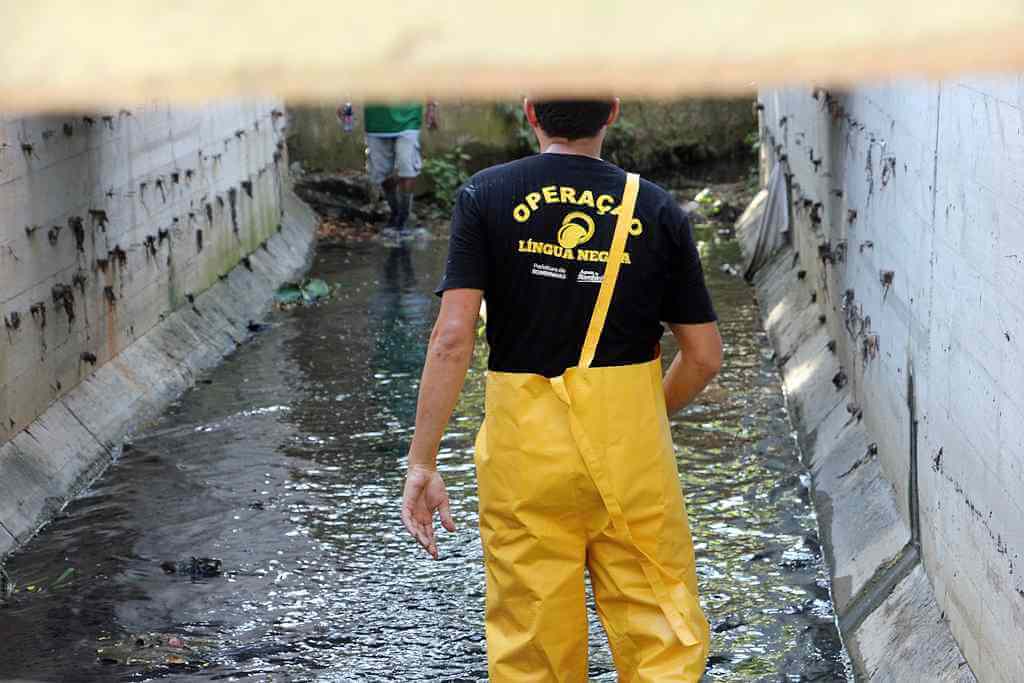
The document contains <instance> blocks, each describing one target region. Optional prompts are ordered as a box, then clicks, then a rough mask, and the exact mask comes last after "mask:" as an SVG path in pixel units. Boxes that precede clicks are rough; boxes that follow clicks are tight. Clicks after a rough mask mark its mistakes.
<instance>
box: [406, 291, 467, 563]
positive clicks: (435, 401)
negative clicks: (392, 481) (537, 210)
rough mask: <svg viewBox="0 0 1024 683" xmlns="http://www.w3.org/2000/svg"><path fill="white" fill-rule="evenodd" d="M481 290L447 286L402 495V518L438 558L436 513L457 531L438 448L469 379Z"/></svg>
mask: <svg viewBox="0 0 1024 683" xmlns="http://www.w3.org/2000/svg"><path fill="white" fill-rule="evenodd" d="M482 298H483V291H482V290H479V289H449V290H447V291H445V293H444V295H443V297H442V299H441V312H440V313H439V314H438V316H437V322H436V323H435V324H434V331H433V332H432V333H431V335H430V344H429V346H428V347H427V360H426V364H425V365H424V367H423V375H422V377H421V379H420V395H419V402H418V404H417V407H416V429H415V432H414V434H413V438H412V445H411V446H410V448H409V471H408V473H407V474H406V480H405V491H404V493H403V496H402V522H403V523H404V524H405V528H406V529H407V530H408V531H409V533H410V534H412V535H413V537H414V538H415V539H416V540H417V541H419V543H420V545H422V546H423V548H424V549H426V551H427V552H429V553H430V554H431V555H432V556H433V557H434V559H437V556H438V554H437V542H436V540H435V537H434V513H435V512H437V513H439V514H440V517H441V524H442V525H443V526H444V528H445V529H447V530H448V531H455V523H454V521H453V520H452V516H451V509H450V505H449V501H448V492H447V490H446V489H445V486H444V481H443V480H442V479H441V475H440V474H439V473H438V471H437V450H438V448H439V447H440V444H441V438H442V437H443V436H444V430H445V427H447V426H448V420H449V419H451V416H452V411H453V410H454V409H455V404H456V403H457V402H458V400H459V394H460V393H461V392H462V385H463V383H464V382H465V380H466V372H467V371H468V370H469V364H470V361H471V360H472V358H473V347H474V345H475V342H476V321H477V318H478V316H479V313H480V302H481V300H482Z"/></svg>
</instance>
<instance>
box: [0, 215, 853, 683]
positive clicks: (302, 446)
mask: <svg viewBox="0 0 1024 683" xmlns="http://www.w3.org/2000/svg"><path fill="white" fill-rule="evenodd" d="M707 232H708V231H701V235H700V237H701V239H702V240H703V241H702V243H701V247H702V251H703V256H704V258H705V263H706V266H705V267H706V270H707V272H708V278H709V281H710V284H711V287H712V289H713V293H714V297H715V303H716V306H717V309H718V311H719V314H720V316H721V319H722V320H721V327H722V332H723V337H724V338H725V342H726V363H725V368H724V369H723V372H722V374H721V376H720V377H719V379H718V380H717V381H716V383H715V384H714V385H713V386H712V387H711V388H710V389H709V390H708V392H707V393H706V394H705V395H704V396H703V397H702V398H701V399H700V400H699V401H698V403H697V404H696V405H694V406H692V407H691V408H690V409H688V410H687V411H685V412H684V413H683V414H681V415H680V416H678V417H677V418H676V419H675V420H674V422H673V432H674V434H675V437H676V444H677V447H678V452H679V462H680V470H681V473H682V479H683V485H684V488H685V492H686V500H687V505H688V507H689V512H690V520H691V524H692V525H693V535H694V539H695V543H696V549H697V556H698V573H699V576H700V582H701V592H702V595H701V597H702V600H703V604H704V605H705V609H706V611H707V613H708V616H709V618H710V620H711V622H712V627H713V628H714V642H713V645H712V655H711V660H710V664H709V669H708V674H707V679H708V680H714V681H719V680H721V681H733V680H737V681H739V680H765V681H778V680H785V681H803V680H821V681H836V680H845V679H846V678H847V676H848V673H847V672H848V665H847V662H846V658H845V655H844V654H843V652H842V647H841V644H840V642H839V639H838V635H837V632H836V630H835V628H834V625H833V620H832V608H831V602H830V599H829V591H828V582H827V573H826V571H825V569H824V566H823V563H822V559H821V554H820V550H819V547H818V542H817V536H816V531H815V520H814V516H813V512H812V510H811V507H810V504H809V502H808V494H807V488H806V486H807V481H808V480H807V477H806V475H805V474H804V472H803V469H802V467H801V465H800V464H799V461H798V457H797V452H796V442H795V439H794V436H793V434H792V433H791V428H790V425H789V422H788V420H787V417H786V412H785V402H784V398H783V396H782V391H781V388H780V384H779V379H778V374H777V372H776V370H775V368H774V365H773V363H772V361H771V349H770V348H769V345H768V342H767V339H766V338H765V335H764V334H763V332H762V331H761V329H760V325H759V322H758V318H757V309H756V306H755V304H754V301H753V298H752V296H753V295H752V292H751V290H750V289H749V288H748V287H747V285H746V284H744V283H743V282H742V281H741V280H739V279H738V278H734V277H732V276H729V275H726V274H723V273H721V272H720V271H719V265H720V264H722V263H726V262H730V263H736V262H737V261H738V260H739V250H738V247H737V245H736V243H735V242H733V241H731V240H722V239H719V238H717V237H715V236H714V235H712V234H706V233H707ZM444 253H445V245H444V243H443V242H442V241H434V242H426V243H418V244H412V245H409V246H407V247H406V248H402V249H393V248H388V247H386V246H383V245H379V244H373V243H364V244H353V245H349V246H341V247H336V248H331V249H323V250H321V252H320V254H319V256H318V258H317V260H316V263H315V265H314V270H313V273H312V274H313V275H315V276H316V277H321V278H323V279H325V280H326V281H328V282H329V283H332V284H337V285H338V290H337V294H336V295H335V296H334V297H333V298H332V299H331V300H329V301H328V302H326V303H324V304H322V305H319V306H316V307H310V308H299V309H295V310H292V311H288V312H278V313H275V314H274V315H272V316H270V318H269V319H268V321H267V322H268V323H269V327H268V329H266V330H265V331H263V332H261V333H260V334H259V335H257V337H256V338H255V339H254V340H253V341H252V342H251V343H250V344H248V345H247V346H245V347H243V348H242V349H241V350H240V351H239V352H237V353H236V354H234V355H233V356H232V357H230V358H229V359H228V360H227V361H226V362H225V363H224V365H222V366H221V367H219V368H218V369H216V370H215V371H213V372H211V373H209V374H208V375H205V376H204V377H202V378H201V381H200V383H199V384H198V385H197V387H196V388H195V389H193V390H191V391H189V392H188V393H187V394H186V395H185V396H184V397H183V398H182V399H181V400H180V401H179V402H177V403H176V404H175V405H174V406H173V407H172V408H171V409H170V410H169V411H168V412H167V413H166V414H165V415H164V416H163V417H162V418H161V419H160V420H159V421H158V422H156V423H155V424H153V425H151V426H149V427H148V428H147V429H146V430H145V431H144V432H143V433H141V434H140V435H139V436H138V437H136V438H135V439H134V440H133V442H132V443H131V444H130V446H129V447H128V448H127V449H126V450H125V453H124V454H123V456H122V457H121V458H120V459H119V461H118V462H117V463H116V464H115V465H114V466H113V467H112V468H111V469H110V470H109V471H108V472H107V473H106V474H105V475H104V476H103V477H102V478H101V479H100V480H99V481H97V482H96V484H95V485H94V486H93V487H92V488H91V490H90V491H89V492H88V493H87V494H86V495H84V496H82V497H81V498H79V499H77V500H75V501H74V502H73V503H72V504H70V505H69V506H68V508H67V509H66V510H65V512H64V513H63V514H62V515H60V516H59V518H58V519H56V520H55V521H54V522H53V523H52V524H50V525H49V526H48V527H47V528H46V529H45V530H44V531H43V532H42V533H41V534H40V535H39V536H38V537H36V538H35V539H34V540H33V541H31V542H30V543H29V544H28V545H27V546H26V547H25V548H23V549H21V550H20V551H19V552H18V553H16V554H15V555H14V556H12V557H11V558H10V559H9V560H8V562H7V565H6V569H7V572H8V573H9V575H10V578H11V581H12V582H13V584H14V592H13V594H12V595H11V596H10V597H9V598H8V599H7V600H6V602H5V604H4V606H3V607H2V608H0V643H2V644H3V646H2V647H0V680H2V679H32V680H36V681H142V680H152V679H161V678H167V679H170V680H175V681H179V680H180V681H191V680H197V681H205V680H258V681H268V680H269V681H398V680H401V681H414V680H415V681H477V680H486V661H485V643H484V640H483V628H482V621H483V592H484V575H483V569H482V564H481V563H482V553H481V549H480V543H479V539H478V537H477V532H476V524H477V518H476V509H477V499H476V489H475V485H474V477H473V464H472V450H471V449H472V441H473V437H474V434H475V432H476V429H477V428H478V427H479V424H480V421H481V414H482V407H483V368H484V367H485V361H486V351H485V345H484V344H483V343H481V344H480V345H479V347H478V349H477V356H476V360H475V363H474V367H473V370H472V372H471V376H470V378H469V380H468V382H467V385H466V390H465V392H464V396H463V399H462V401H461V403H460V405H459V407H458V409H457V411H456V416H455V418H454V421H453V423H452V425H451V428H450V430H449V432H448V435H447V436H446V437H445V439H444V441H443V443H442V451H441V453H440V465H441V468H442V469H443V471H444V474H445V478H446V481H447V483H448V487H449V492H450V494H451V496H452V499H453V500H452V502H453V511H454V513H455V515H456V519H457V522H458V524H459V526H460V529H459V531H458V532H456V533H455V534H454V535H443V536H442V538H441V552H442V559H441V560H440V561H438V562H431V561H429V560H428V559H426V558H425V556H424V555H423V554H422V553H421V551H419V550H418V549H417V547H416V546H415V545H414V543H413V542H412V541H411V540H410V539H407V537H406V535H405V533H404V531H403V530H402V527H401V522H400V520H399V516H398V505H399V500H400V492H401V482H402V463H403V460H404V457H405V449H406V447H407V445H408V442H409V439H410V437H411V434H412V428H413V420H414V414H415V404H416V392H417V385H418V377H419V371H420V368H421V364H422V361H423V357H424V351H425V347H426V341H427V337H428V334H429V330H430V325H431V324H432V322H433V317H434V315H435V314H436V310H437V306H438V302H437V300H436V298H435V297H434V296H433V295H432V294H431V290H432V288H433V286H434V285H435V283H436V282H437V280H438V278H439V274H440V269H441V268H442V266H443V263H444ZM665 352H666V353H665V355H666V358H667V359H668V358H670V357H671V353H672V352H673V349H672V348H671V345H670V344H666V350H665ZM192 557H196V558H216V559H219V560H220V561H221V570H222V573H221V574H220V575H219V576H204V575H202V574H199V575H193V573H189V572H175V573H168V572H167V571H165V570H164V569H163V568H162V567H161V565H162V564H165V563H168V562H171V563H178V564H177V566H183V565H182V564H181V563H184V565H188V566H190V565H191V558H192ZM68 570H73V571H71V572H70V573H69V572H68ZM591 613H592V617H593V618H592V624H591V643H592V652H591V677H592V679H593V680H601V681H613V680H615V674H614V671H613V668H612V663H611V656H610V654H609V653H608V650H607V647H606V645H605V644H604V637H603V633H602V632H601V628H600V625H599V623H598V621H597V619H596V617H595V616H594V615H593V610H591ZM154 641H159V642H160V643H162V644H163V645H167V644H168V643H170V645H171V646H174V647H176V646H177V645H179V644H182V645H186V644H188V643H201V644H202V647H195V648H188V647H181V648H179V649H177V650H174V649H173V647H172V648H171V650H168V649H167V648H166V647H160V648H152V647H145V646H143V645H137V646H136V645H135V643H141V644H145V643H151V642H154ZM101 649H102V650H103V651H104V652H105V653H110V652H112V651H116V652H117V655H118V656H104V657H100V656H98V654H97V652H98V650H101ZM104 660H107V661H104ZM115 662H117V663H115ZM126 662H127V663H126Z"/></svg>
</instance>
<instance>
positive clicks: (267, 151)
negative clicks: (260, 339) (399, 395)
mask: <svg viewBox="0 0 1024 683" xmlns="http://www.w3.org/2000/svg"><path fill="white" fill-rule="evenodd" d="M283 110H284V107H283V104H282V103H281V102H279V101H276V100H263V101H239V102H229V103H222V104H218V105H215V106H206V107H202V108H193V109H182V108H172V107H169V106H168V105H166V104H163V103H147V104H143V105H137V106H133V107H129V108H126V109H123V110H119V111H104V112H96V113H89V114H78V115H53V116H31V117H22V116H18V115H16V114H0V318H3V320H4V321H5V322H4V326H3V327H0V443H3V442H5V441H7V440H8V439H10V438H11V437H12V436H13V435H14V434H16V433H17V432H19V431H20V430H21V429H23V428H24V427H25V426H26V425H28V424H29V423H30V422H32V420H33V419H35V417H36V416H38V415H40V414H41V413H42V412H43V411H44V410H45V409H46V408H47V406H49V405H50V404H51V403H52V402H53V401H54V400H55V399H57V398H58V397H60V396H62V395H63V394H64V393H66V392H67V391H68V390H69V389H71V388H73V387H74V386H75V385H77V384H78V383H79V382H80V381H81V380H82V379H84V378H85V377H87V376H88V375H89V374H90V373H91V372H92V371H93V370H94V369H95V367H98V366H100V365H102V364H103V363H106V362H108V361H110V360H111V359H114V358H115V357H116V356H117V355H118V354H119V353H120V351H121V350H123V349H124V348H125V347H126V346H128V345H129V344H131V343H132V341H133V340H135V339H138V338H139V337H141V336H142V335H144V334H145V333H146V332H147V331H148V330H149V329H150V328H152V327H153V325H155V324H156V323H157V322H158V321H159V320H160V319H161V318H162V317H163V316H164V315H166V314H167V313H168V312H169V311H171V310H173V309H175V308H177V307H178V306H181V305H187V303H188V295H190V294H198V293H199V292H201V291H203V290H204V289H206V288H207V287H209V286H210V285H211V284H212V283H214V282H216V279H217V277H218V276H220V275H222V274H225V273H227V272H228V271H229V270H231V268H232V267H234V266H235V265H237V264H238V263H239V261H241V259H242V258H243V257H244V256H245V255H246V254H249V253H251V252H253V251H254V250H256V249H258V248H259V246H260V245H261V243H263V242H264V241H265V240H266V239H267V238H268V237H269V236H270V235H272V234H273V233H274V232H275V230H276V229H277V226H278V224H279V223H280V211H281V191H282V179H283V178H284V173H285V172H286V167H287V159H286V157H285V156H284V154H285V150H284V144H283V142H282V141H283V134H282V129H283V127H284V119H283V118H282V117H281V115H280V112H282V111H283ZM232 206H233V207H234V208H233V209H232ZM232 214H234V218H232ZM76 225H79V226H81V233H80V235H79V238H80V240H81V245H80V246H79V245H78V241H79V240H78V239H76V235H75V226H76ZM36 226H38V227H36ZM200 233H201V234H202V237H201V242H202V245H201V248H200ZM122 254H123V256H122ZM62 287H66V288H68V289H67V290H61V288H62ZM60 291H70V293H71V297H73V299H72V298H71V297H68V298H67V299H66V300H67V302H68V304H67V310H65V307H64V300H65V299H64V298H63V297H62V296H60V295H59V292H60ZM55 292H56V293H58V296H56V297H55ZM33 309H34V310H35V311H36V313H35V314H33V313H32V312H31V311H32V310H33ZM44 309H45V313H43V310H44ZM16 319H17V320H18V322H15V320H16ZM93 356H95V359H96V361H95V364H93V363H92V362H91V359H92V357H93ZM86 359H88V360H86Z"/></svg>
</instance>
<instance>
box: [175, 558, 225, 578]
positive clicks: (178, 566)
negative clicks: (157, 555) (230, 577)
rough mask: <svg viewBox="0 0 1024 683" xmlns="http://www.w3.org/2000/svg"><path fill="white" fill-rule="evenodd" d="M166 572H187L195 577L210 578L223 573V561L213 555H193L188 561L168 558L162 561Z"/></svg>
mask: <svg viewBox="0 0 1024 683" xmlns="http://www.w3.org/2000/svg"><path fill="white" fill-rule="evenodd" d="M160 568H161V569H163V570H164V573H166V574H187V575H188V576H191V577H192V578H193V579H209V578H213V577H215V576H220V575H221V574H223V573H224V572H223V570H222V569H221V561H220V560H217V559H214V558H211V557H193V558H191V559H190V560H189V561H188V562H182V561H179V562H175V561H173V560H167V561H166V562H161V563H160Z"/></svg>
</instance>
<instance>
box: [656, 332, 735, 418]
mask: <svg viewBox="0 0 1024 683" xmlns="http://www.w3.org/2000/svg"><path fill="white" fill-rule="evenodd" d="M669 329H671V330H672V335H673V336H674V337H675V338H676V342H678V344H679V353H677V354H676V357H675V358H674V359H673V360H672V365H671V366H670V367H669V369H668V372H667V373H665V378H664V380H663V381H662V386H663V387H664V390H665V407H666V408H667V409H668V414H669V415H672V414H673V413H675V412H676V411H678V410H680V409H681V408H683V407H684V406H686V405H688V404H689V403H690V402H691V401H692V400H693V399H694V398H696V397H697V395H698V394H700V392H701V391H703V390H704V387H706V386H707V385H708V384H710V383H711V380H713V379H714V378H715V375H717V374H718V371H719V370H720V369H721V367H722V337H721V336H720V335H719V334H718V324H717V323H713V322H711V323H701V324H698V325H682V324H677V323H673V324H670V325H669Z"/></svg>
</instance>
